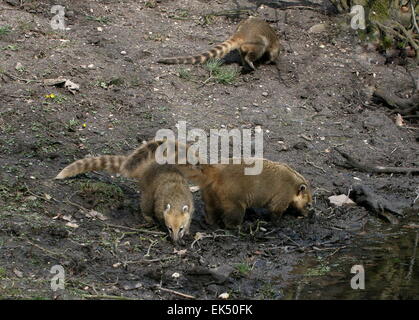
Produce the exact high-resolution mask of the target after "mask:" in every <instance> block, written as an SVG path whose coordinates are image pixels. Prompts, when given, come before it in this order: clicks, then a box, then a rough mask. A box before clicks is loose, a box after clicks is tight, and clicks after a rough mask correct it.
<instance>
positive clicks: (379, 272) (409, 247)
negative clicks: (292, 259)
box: [284, 219, 419, 300]
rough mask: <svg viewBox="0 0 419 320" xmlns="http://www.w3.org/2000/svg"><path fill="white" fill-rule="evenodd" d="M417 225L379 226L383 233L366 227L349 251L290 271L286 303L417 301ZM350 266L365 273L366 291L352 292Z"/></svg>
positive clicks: (413, 223) (414, 223)
mask: <svg viewBox="0 0 419 320" xmlns="http://www.w3.org/2000/svg"><path fill="white" fill-rule="evenodd" d="M415 220H419V219H415ZM418 225H419V223H418V221H412V222H409V223H406V224H405V225H404V226H397V227H389V226H386V225H384V224H381V229H382V228H383V227H384V228H387V230H385V231H379V228H378V227H377V226H375V227H372V228H369V230H368V231H367V232H365V233H364V235H359V236H357V237H356V239H355V241H354V242H353V244H352V245H351V247H350V248H349V247H348V248H344V249H341V250H338V251H336V252H334V251H331V252H330V254H322V257H317V258H316V257H314V258H313V259H310V260H309V261H307V262H305V263H304V264H303V265H301V266H298V267H297V268H296V269H295V270H294V271H295V274H296V275H298V276H297V277H296V279H295V280H294V283H293V284H292V285H291V287H288V288H286V289H284V297H285V299H362V300H364V299H397V300H405V299H419V248H418V246H419V244H418V240H419V228H418ZM374 229H375V230H374ZM374 231H375V232H374ZM353 265H362V266H363V268H364V270H365V289H364V290H361V289H358V290H354V289H352V288H351V278H352V277H354V276H355V274H352V273H351V268H352V266H353Z"/></svg>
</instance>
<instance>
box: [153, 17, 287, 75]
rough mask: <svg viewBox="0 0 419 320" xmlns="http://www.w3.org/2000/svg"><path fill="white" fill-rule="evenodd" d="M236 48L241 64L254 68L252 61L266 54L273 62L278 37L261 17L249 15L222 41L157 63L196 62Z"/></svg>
mask: <svg viewBox="0 0 419 320" xmlns="http://www.w3.org/2000/svg"><path fill="white" fill-rule="evenodd" d="M235 49H238V50H239V52H240V56H241V59H242V64H243V66H246V65H247V66H249V67H250V68H251V69H253V70H255V66H254V64H253V63H254V62H255V61H257V60H259V59H260V58H262V57H263V56H265V55H266V56H267V59H268V63H271V62H275V60H276V59H277V57H278V55H279V51H280V44H279V39H278V36H277V34H276V33H275V31H274V30H273V29H272V27H271V26H270V25H269V24H268V23H267V22H266V21H265V20H263V19H261V18H257V17H249V18H247V19H246V20H243V21H242V22H240V23H239V25H238V26H237V29H236V32H235V33H234V34H233V35H232V36H231V37H230V38H229V39H228V40H226V41H224V42H223V43H221V44H219V45H217V46H215V47H214V48H212V49H211V50H209V51H207V52H205V53H202V54H200V55H197V56H189V57H174V58H163V59H160V60H158V62H159V63H166V64H196V63H204V62H206V61H207V60H209V59H211V58H217V59H221V58H222V57H224V56H225V55H227V54H228V53H229V52H230V51H233V50H235Z"/></svg>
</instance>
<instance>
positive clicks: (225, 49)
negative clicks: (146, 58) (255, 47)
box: [157, 37, 241, 64]
mask: <svg viewBox="0 0 419 320" xmlns="http://www.w3.org/2000/svg"><path fill="white" fill-rule="evenodd" d="M240 45H241V41H239V39H236V38H233V37H232V38H230V39H228V40H226V41H224V42H223V43H221V44H219V45H217V46H215V47H214V48H212V49H211V50H208V51H207V52H205V53H202V54H200V55H197V56H189V57H174V58H162V59H160V60H158V61H157V62H158V63H164V64H197V63H205V62H206V61H208V60H209V59H212V58H215V59H221V58H222V57H224V56H225V55H226V54H227V53H229V52H230V51H233V50H235V49H238V48H240Z"/></svg>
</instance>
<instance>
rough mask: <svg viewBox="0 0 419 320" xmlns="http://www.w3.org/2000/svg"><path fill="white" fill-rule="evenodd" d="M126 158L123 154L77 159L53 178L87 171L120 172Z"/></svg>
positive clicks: (63, 177) (66, 176) (62, 177)
mask: <svg viewBox="0 0 419 320" xmlns="http://www.w3.org/2000/svg"><path fill="white" fill-rule="evenodd" d="M126 159H127V157H125V156H101V157H93V158H86V159H81V160H77V161H75V162H73V163H72V164H70V165H68V166H67V167H65V168H64V169H63V170H61V172H60V173H59V174H58V175H57V176H56V177H55V179H65V178H68V177H72V176H75V175H78V174H80V173H85V172H89V171H107V172H110V173H122V172H121V166H122V164H123V163H124V161H125V160H126Z"/></svg>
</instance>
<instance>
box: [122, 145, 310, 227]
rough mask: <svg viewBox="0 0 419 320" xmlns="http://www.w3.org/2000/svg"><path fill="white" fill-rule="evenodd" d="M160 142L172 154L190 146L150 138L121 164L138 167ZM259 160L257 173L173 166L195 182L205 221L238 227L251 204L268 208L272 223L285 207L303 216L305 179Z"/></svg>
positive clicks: (228, 166)
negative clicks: (140, 149) (260, 163)
mask: <svg viewBox="0 0 419 320" xmlns="http://www.w3.org/2000/svg"><path fill="white" fill-rule="evenodd" d="M164 143H167V144H172V150H174V152H175V154H176V156H177V155H178V154H179V148H180V147H182V148H185V150H186V152H188V150H189V148H190V146H185V145H181V144H179V143H178V142H173V141H150V142H148V143H147V144H146V145H145V146H144V149H143V150H142V153H141V155H138V154H137V155H136V154H135V153H133V154H132V155H131V158H129V159H127V161H126V162H125V163H124V165H125V166H128V167H130V168H131V170H135V167H136V166H141V163H142V161H143V160H142V159H144V161H147V159H150V158H152V157H151V156H150V154H153V153H156V151H157V149H158V147H159V146H162V147H164V146H163V144H164ZM166 146H167V145H166ZM147 150H148V154H147V152H146V151H147ZM194 160H197V159H194ZM260 160H261V161H263V169H262V172H261V173H260V174H259V175H245V174H244V169H245V167H246V165H245V164H203V163H198V164H196V165H191V164H177V165H176V167H177V168H178V170H179V171H180V172H181V173H182V174H184V175H185V177H186V178H187V179H189V180H191V181H193V182H195V183H197V184H199V186H200V189H201V191H202V197H203V200H204V202H205V211H206V220H207V222H208V223H209V224H215V223H218V222H220V221H221V222H223V223H224V225H225V226H226V227H227V228H233V227H235V226H238V225H240V224H241V223H242V221H243V218H244V214H245V210H246V208H251V207H253V208H267V209H269V210H270V212H271V214H272V218H273V219H272V220H273V221H274V222H277V221H278V219H279V218H280V217H281V216H282V214H283V213H284V211H285V210H287V209H288V208H289V207H292V208H294V209H296V210H297V211H299V212H301V213H302V214H303V215H307V207H308V206H309V205H310V204H311V201H312V196H311V191H310V189H309V185H308V182H307V180H306V179H305V178H304V177H303V176H302V175H301V174H299V173H298V172H296V171H295V170H293V169H292V168H291V167H289V166H287V165H286V164H282V163H278V162H273V161H270V160H266V159H260ZM242 162H243V161H242Z"/></svg>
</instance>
